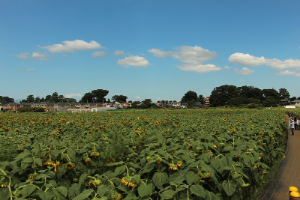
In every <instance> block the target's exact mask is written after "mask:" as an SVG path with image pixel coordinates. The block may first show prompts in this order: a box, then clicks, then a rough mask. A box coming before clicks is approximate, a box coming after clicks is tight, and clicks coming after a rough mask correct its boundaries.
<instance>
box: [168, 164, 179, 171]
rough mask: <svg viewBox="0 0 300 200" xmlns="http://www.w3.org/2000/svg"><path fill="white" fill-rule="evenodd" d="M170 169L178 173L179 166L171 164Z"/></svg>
mask: <svg viewBox="0 0 300 200" xmlns="http://www.w3.org/2000/svg"><path fill="white" fill-rule="evenodd" d="M169 169H171V170H174V171H177V170H178V167H177V165H174V164H169Z"/></svg>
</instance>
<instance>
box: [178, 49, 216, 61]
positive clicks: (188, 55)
mask: <svg viewBox="0 0 300 200" xmlns="http://www.w3.org/2000/svg"><path fill="white" fill-rule="evenodd" d="M176 49H178V50H181V51H179V52H175V53H173V54H172V57H173V58H174V59H177V60H180V61H181V62H185V63H190V64H199V63H202V62H205V61H208V60H212V59H214V58H216V57H217V56H218V54H217V53H216V52H211V51H209V50H207V49H203V48H201V47H198V46H195V47H190V46H182V47H177V48H176Z"/></svg>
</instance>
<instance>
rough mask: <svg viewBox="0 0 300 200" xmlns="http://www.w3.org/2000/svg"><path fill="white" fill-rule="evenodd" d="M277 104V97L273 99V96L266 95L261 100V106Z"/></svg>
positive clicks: (275, 105) (274, 105)
mask: <svg viewBox="0 0 300 200" xmlns="http://www.w3.org/2000/svg"><path fill="white" fill-rule="evenodd" d="M277 104H278V99H275V98H274V97H273V96H268V97H266V99H265V100H264V101H263V106H265V107H271V106H272V107H277Z"/></svg>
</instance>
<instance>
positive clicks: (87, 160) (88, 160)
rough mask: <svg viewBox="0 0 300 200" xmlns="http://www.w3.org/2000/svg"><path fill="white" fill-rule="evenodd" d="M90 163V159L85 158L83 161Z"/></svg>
mask: <svg viewBox="0 0 300 200" xmlns="http://www.w3.org/2000/svg"><path fill="white" fill-rule="evenodd" d="M91 161H92V159H90V158H86V159H85V160H84V162H86V163H87V162H91Z"/></svg>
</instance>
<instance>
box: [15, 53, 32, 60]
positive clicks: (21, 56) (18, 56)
mask: <svg viewBox="0 0 300 200" xmlns="http://www.w3.org/2000/svg"><path fill="white" fill-rule="evenodd" d="M28 55H29V53H20V55H15V56H16V57H17V58H20V59H30V57H28Z"/></svg>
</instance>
